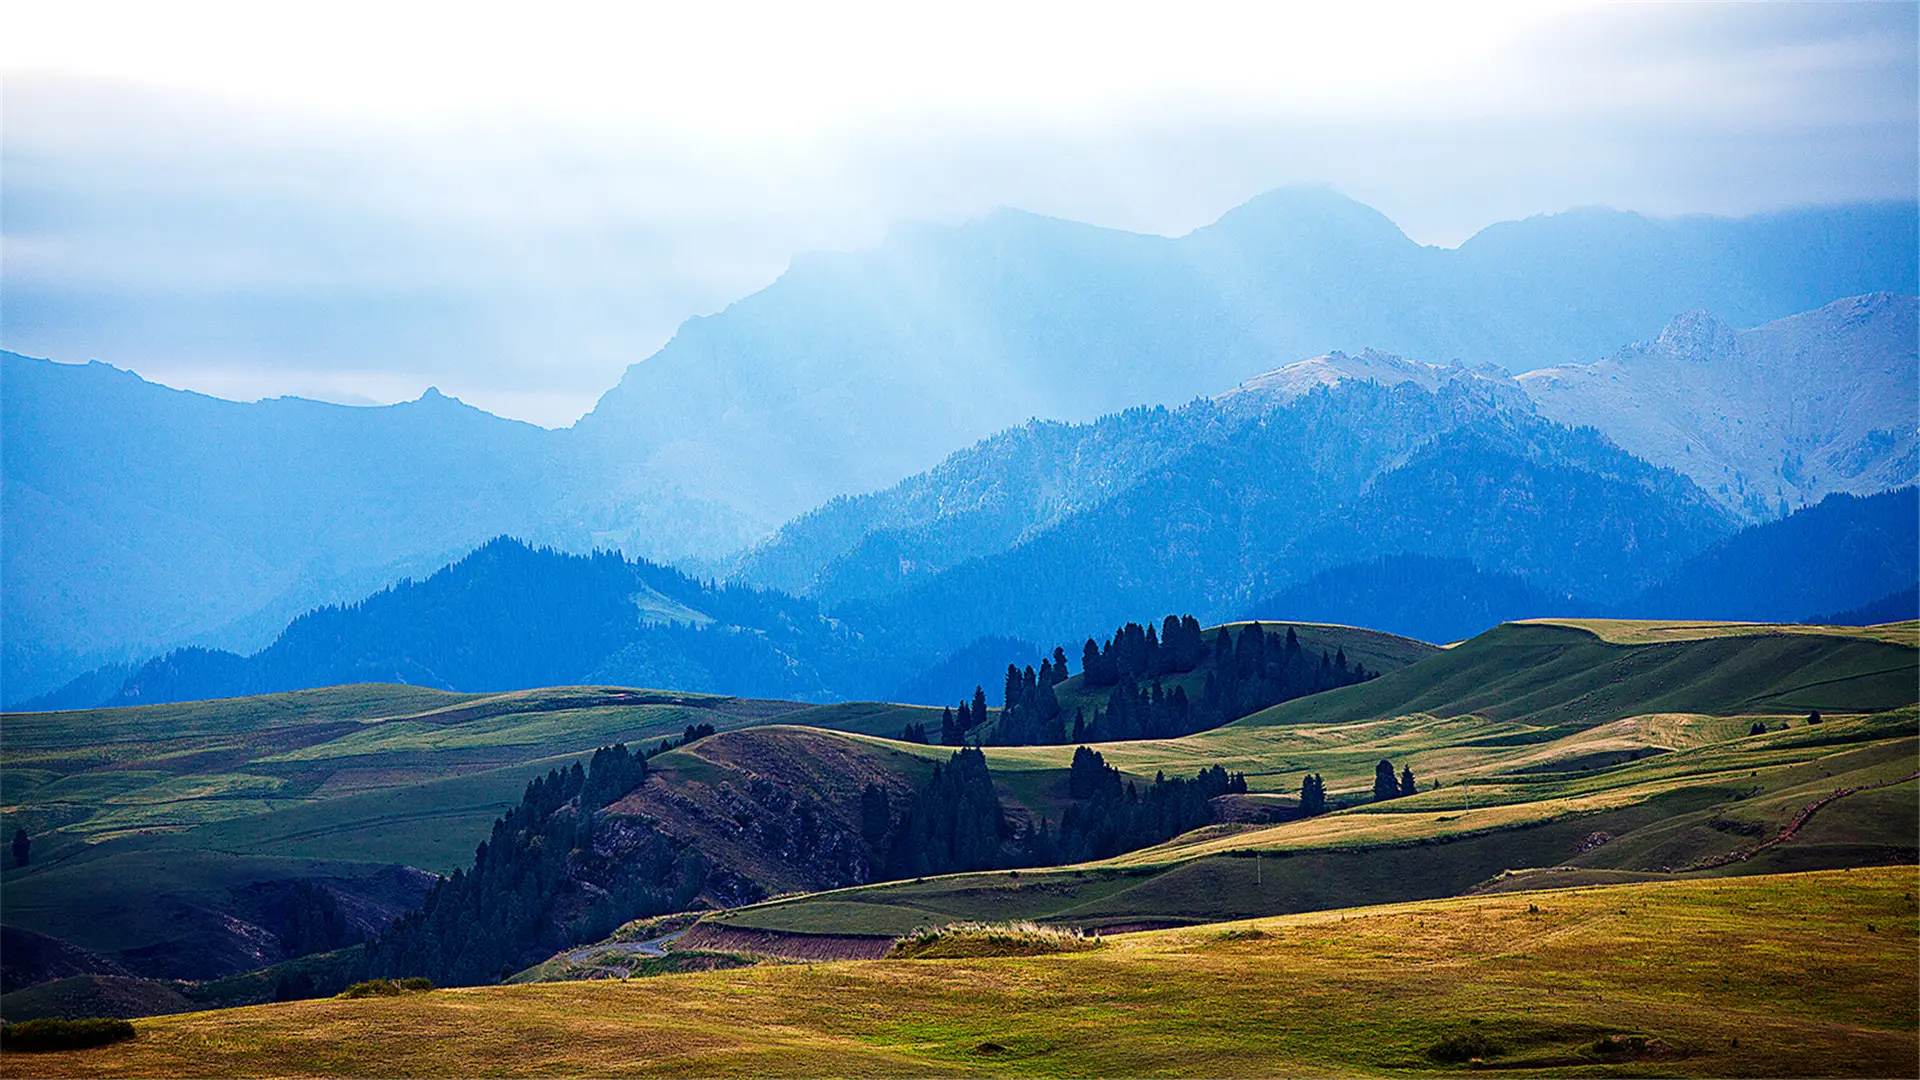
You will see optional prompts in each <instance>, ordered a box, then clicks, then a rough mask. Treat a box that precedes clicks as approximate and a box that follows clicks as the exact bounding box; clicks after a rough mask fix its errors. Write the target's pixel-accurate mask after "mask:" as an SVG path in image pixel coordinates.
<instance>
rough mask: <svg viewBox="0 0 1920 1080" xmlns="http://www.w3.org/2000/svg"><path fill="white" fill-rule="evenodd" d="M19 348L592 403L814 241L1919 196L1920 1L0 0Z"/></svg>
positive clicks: (264, 377)
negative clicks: (947, 0) (603, 1)
mask: <svg viewBox="0 0 1920 1080" xmlns="http://www.w3.org/2000/svg"><path fill="white" fill-rule="evenodd" d="M3 10H4V12H5V15H4V22H3V23H0V71H3V72H4V87H0V89H3V91H4V98H3V99H0V108H4V115H3V116H0V121H3V124H4V126H0V184H4V187H3V188H0V233H3V234H4V235H3V236H0V274H4V291H0V344H4V347H6V348H8V349H12V350H15V351H18V352H24V353H28V354H31V355H40V356H52V357H53V358H55V359H59V360H68V361H82V360H86V359H90V358H96V357H97V358H99V359H103V360H106V361H108V362H110V363H114V364H117V365H119V366H122V367H129V368H132V369H134V370H136V371H139V372H140V373H142V374H143V375H146V376H147V377H149V378H153V379H156V380H158V381H161V382H165V383H168V384H169V385H175V386H182V387H187V388H191V389H198V390H203V391H206V392H209V393H215V394H220V395H223V396H228V397H237V398H243V399H244V398H253V397H259V396H263V395H273V394H280V393H299V394H303V395H307V396H314V397H323V398H328V399H332V400H343V401H382V402H385V401H394V400H399V399H404V398H411V397H414V396H417V395H418V393H419V392H420V391H421V390H422V389H424V388H425V387H426V386H427V385H429V384H437V385H438V386H440V388H441V389H442V390H444V391H446V392H447V393H450V394H454V395H456V396H458V397H461V398H463V399H465V400H467V401H469V402H472V403H474V404H477V405H480V406H482V407H484V408H489V409H492V410H494V411H496V412H500V413H502V414H505V415H510V416H517V417H521V418H525V419H530V420H533V421H536V422H539V423H545V424H564V423H568V422H570V421H571V420H572V419H573V418H575V417H576V416H578V415H579V414H580V413H581V412H582V411H583V410H585V409H587V408H589V407H590V406H591V404H592V402H593V400H594V398H595V397H597V396H598V394H599V393H600V392H602V391H603V390H605V389H606V388H607V387H609V386H611V385H612V384H613V383H614V382H615V381H616V380H617V379H618V377H619V374H620V372H621V370H622V369H623V368H624V367H625V366H626V365H627V364H629V363H632V362H635V361H638V360H641V359H643V358H644V357H646V356H647V355H648V354H649V353H651V352H652V351H653V350H654V349H655V348H657V347H658V346H659V345H660V344H661V343H662V342H664V341H665V340H666V338H667V337H668V336H669V335H671V333H672V332H673V328H674V327H675V326H676V325H677V324H678V323H679V322H680V320H682V319H684V318H685V317H687V316H689V315H692V314H698V313H705V312H711V311H714V310H717V309H719V308H721V307H724V306H725V305H726V304H727V303H728V302H730V301H732V300H734V299H737V298H738V297H740V296H742V295H744V294H746V293H748V292H751V291H753V290H755V289H757V288H759V287H761V286H763V285H765V284H766V283H768V282H769V281H771V280H772V279H773V278H774V277H776V276H777V275H778V274H779V273H780V272H781V270H782V269H784V267H785V266H786V263H787V261H788V259H789V258H790V257H791V256H792V255H793V254H794V253H796V252H799V251H804V250H809V249H817V248H843V249H844V248H854V247H860V246H864V245H868V244H871V243H873V242H875V241H876V240H877V239H878V238H879V237H880V236H881V235H882V234H883V232H884V230H885V228H886V227H887V225H888V224H889V223H891V222H894V221H899V220H903V219H927V220H936V221H958V220H964V219H966V218H968V217H971V216H975V215H978V214H981V213H984V212H986V211H988V210H991V209H992V208H993V207H995V206H998V205H1013V206H1019V207H1022V208H1025V209H1029V210H1033V211H1037V212H1040V213H1047V214H1054V215H1058V216H1062V217H1070V218H1075V219H1078V220H1084V221H1091V222H1095V223H1098V224H1102V225H1109V226H1114V227H1119V228H1127V229H1135V230H1140V231H1147V232H1158V233H1164V234H1168V235H1177V234H1179V233H1183V232H1186V231H1187V230H1189V229H1192V228H1194V227H1196V226H1198V225H1201V224H1204V223H1206V222H1208V221H1210V220H1212V219H1213V218H1215V217H1217V216H1218V215H1219V214H1220V213H1222V212H1223V211H1225V210H1227V209H1228V208H1230V207H1231V206H1233V205H1235V204H1237V203H1239V202H1241V201H1243V200H1245V199H1246V198H1248V197H1250V196H1252V195H1254V194H1257V193H1259V192H1261V191H1264V190H1268V189H1270V188H1273V187H1277V186H1279V185H1282V184H1286V183H1295V182H1302V181H1324V182H1329V183H1332V184H1333V185H1335V186H1336V187H1338V188H1340V189H1341V190H1343V191H1345V192H1346V193H1348V194H1350V195H1352V196H1354V197H1356V198H1359V199H1361V200H1362V201H1365V202H1368V203H1370V204H1372V205H1374V206H1377V207H1378V208H1380V209H1381V210H1382V211H1384V212H1385V213H1386V214H1387V215H1388V216H1390V217H1392V218H1394V219H1395V220H1396V221H1398V222H1399V223H1400V224H1401V226H1402V227H1403V228H1404V229H1405V230H1406V231H1407V232H1408V233H1409V235H1411V236H1413V237H1414V238H1415V239H1416V240H1420V241H1422V242H1425V243H1438V244H1455V243H1458V242H1459V241H1460V240H1462V239H1464V238H1465V237H1466V236H1468V235H1470V234H1471V233H1472V232H1473V231H1474V230H1476V229H1478V228H1480V227H1482V226H1484V225H1486V224H1489V223H1491V222H1493V221H1496V220H1501V219H1506V218H1513V217H1521V216H1525V215H1528V214H1533V213H1541V212H1549V211H1555V210H1561V209H1566V208H1568V207H1571V206H1576V205H1584V204H1592V203H1605V204H1608V205H1613V206H1618V207H1622V208H1628V209H1636V210H1641V211H1644V212H1648V213H1654V214H1674V213H1684V212H1701V211H1704V212H1713V213H1745V212H1751V211H1755V210H1764V209H1773V208H1779V207H1784V206H1791V205H1802V204H1808V203H1818V202H1833V201H1841V200H1849V199H1860V198H1885V197H1912V196H1913V195H1914V193H1915V183H1916V181H1915V175H1916V170H1917V169H1920V161H1917V156H1920V155H1917V154H1916V104H1915V103H1916V95H1917V94H1920V86H1917V85H1916V60H1915V55H1916V46H1917V44H1920V43H1917V42H1916V14H1915V12H1916V8H1915V7H1914V6H1913V5H1911V4H1899V5H1862V4H1848V5H1810V6H1796V5H1764V6H1742V5H1682V4H1665V5H1630V6H1622V5H1594V4H1580V5H1548V4H1540V3H1525V4H1488V5H1479V6H1461V5H1451V4H1440V5H1436V4H1415V5H1404V6H1403V5H1362V4H1345V5H1331V4H1299V5H1279V4H1271V3H1267V4H1199V3H1187V4H1182V5H1177V6H1176V5H1168V4H1164V3H1161V4H1137V5H1128V4H1114V3H1102V4H1084V5H1081V4H1042V3H1035V2H1032V0H1029V2H1026V3H1020V4H982V3H969V4H965V5H953V6H948V7H943V8H937V9H936V8H931V7H926V6H915V5H902V4H872V5H823V4H800V5H796V4H764V5H760V4H754V5H726V4H702V5H689V4H672V5H667V4H662V5H654V6H646V5H618V6H612V5H609V6H597V5H567V4H552V3H549V4H544V5H539V6H537V7H536V6H532V5H525V4H518V5H488V4H472V3H468V4H461V5H457V6H456V5H416V4H405V3H395V2H392V0H388V2H385V3H379V4H361V3H329V4H325V5H311V6H307V7H295V6H293V5H281V4H259V3H247V4H198V3H182V2H172V3H167V4H152V3H138V4H92V3H85V2H75V0H66V2H63V3H59V4H48V3H19V2H8V3H6V4H5V6H4V9H3Z"/></svg>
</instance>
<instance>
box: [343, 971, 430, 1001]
mask: <svg viewBox="0 0 1920 1080" xmlns="http://www.w3.org/2000/svg"><path fill="white" fill-rule="evenodd" d="M431 989H433V980H431V979H422V978H420V977H418V976H415V977H413V978H410V979H400V980H397V981H396V980H393V979H368V980H367V981H365V982H357V983H354V984H353V985H352V986H349V987H347V988H346V989H345V990H342V991H340V992H339V993H337V994H335V995H333V996H334V997H336V998H346V999H351V998H369V997H399V996H400V995H401V994H419V993H424V992H426V991H428V990H431Z"/></svg>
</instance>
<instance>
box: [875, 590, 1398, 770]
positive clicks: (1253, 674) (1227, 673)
mask: <svg viewBox="0 0 1920 1080" xmlns="http://www.w3.org/2000/svg"><path fill="white" fill-rule="evenodd" d="M1202 670H1204V672H1205V675H1206V681H1205V683H1204V684H1203V686H1204V688H1203V690H1202V692H1201V694H1200V696H1199V698H1198V699H1197V700H1196V699H1195V698H1194V697H1193V696H1192V695H1190V694H1189V693H1188V692H1187V687H1186V686H1185V685H1183V683H1186V682H1190V681H1191V680H1190V679H1178V680H1177V681H1173V683H1172V685H1171V687H1170V688H1169V687H1168V686H1167V685H1166V684H1163V682H1162V680H1163V679H1168V678H1172V677H1178V676H1190V675H1192V674H1193V673H1194V672H1196V671H1202ZM1377 674H1378V673H1377V672H1371V671H1368V670H1367V669H1366V668H1364V667H1362V666H1361V665H1359V664H1349V663H1348V662H1347V654H1346V650H1345V649H1335V650H1334V652H1333V654H1332V655H1328V653H1327V651H1326V650H1325V649H1321V650H1319V651H1318V653H1316V654H1314V655H1312V656H1309V655H1308V653H1307V651H1306V650H1305V649H1304V648H1303V647H1302V646H1301V644H1300V637H1299V635H1298V634H1296V633H1295V632H1294V630H1293V628H1292V627H1288V628H1287V631H1286V633H1285V634H1281V633H1279V632H1277V631H1268V630H1266V629H1265V628H1263V627H1262V626H1261V625H1260V624H1259V623H1253V624H1250V625H1248V626H1246V627H1243V628H1241V630H1240V631H1239V632H1238V633H1235V632H1234V630H1233V629H1232V628H1231V627H1224V626H1223V627H1221V628H1220V630H1219V631H1218V632H1217V633H1215V634H1214V635H1213V638H1212V640H1211V641H1209V640H1208V638H1207V635H1206V632H1205V631H1204V630H1202V629H1201V627H1200V621H1199V620H1198V619H1196V618H1194V617H1193V616H1191V615H1180V616H1174V615H1169V616H1167V617H1166V618H1165V619H1164V620H1162V622H1161V624H1160V626H1159V628H1158V629H1156V628H1155V627H1153V626H1151V625H1148V626H1142V625H1140V624H1139V623H1127V624H1125V625H1124V626H1121V627H1120V628H1119V629H1118V630H1116V631H1114V633H1113V636H1112V637H1111V638H1108V639H1107V641H1106V643H1105V644H1104V645H1103V644H1100V643H1098V642H1096V641H1094V640H1093V639H1092V638H1088V639H1087V642H1086V644H1085V645H1084V646H1083V647H1082V649H1081V687H1080V689H1081V690H1082V691H1083V692H1084V691H1087V690H1098V689H1101V688H1110V689H1108V693H1107V703H1106V707H1105V708H1098V707H1096V708H1095V709H1094V710H1093V716H1092V717H1088V716H1087V714H1086V710H1085V708H1084V706H1081V707H1076V708H1075V709H1074V714H1073V716H1072V717H1070V718H1069V717H1068V716H1066V715H1065V712H1064V710H1063V709H1062V707H1061V704H1060V699H1059V695H1058V693H1057V692H1056V690H1055V688H1056V687H1058V686H1059V685H1060V684H1061V683H1063V682H1065V681H1066V680H1067V678H1068V677H1069V675H1070V672H1069V671H1068V669H1067V654H1066V651H1065V650H1064V649H1060V648H1057V647H1056V648H1055V649H1054V650H1053V656H1052V657H1051V658H1049V659H1046V660H1042V661H1041V662H1040V668H1039V670H1038V671H1036V670H1034V668H1033V667H1032V666H1031V665H1029V666H1028V667H1026V668H1024V669H1022V668H1019V667H1016V666H1015V665H1012V664H1009V665H1007V675H1006V684H1005V687H1004V689H1003V691H1002V694H1003V696H1002V698H1001V700H1002V702H1003V704H1002V706H1001V709H1000V713H999V716H998V717H997V718H996V717H990V716H989V715H988V713H987V699H986V693H985V691H984V690H983V689H982V688H979V687H976V688H975V689H974V692H973V700H972V701H971V702H965V701H963V702H961V703H960V705H959V707H958V708H957V709H952V708H950V709H947V710H945V712H944V713H943V714H942V717H941V723H940V743H941V745H943V746H964V745H967V744H969V743H984V744H989V745H994V746H1042V745H1060V744H1066V743H1085V742H1119V741H1122V740H1126V739H1170V738H1177V737H1179V736H1181V735H1191V734H1193V733H1194V732H1196V731H1205V730H1207V729H1208V728H1215V727H1219V726H1220V725H1222V724H1227V723H1231V722H1233V721H1235V720H1238V719H1239V718H1241V717H1243V716H1249V715H1251V714H1253V713H1256V712H1259V711H1260V710H1261V709H1265V708H1268V707H1269V706H1273V705H1278V704H1279V703H1281V702H1283V701H1291V700H1292V699H1294V698H1297V697H1303V696H1305V695H1307V694H1317V693H1319V692H1321V691H1322V690H1332V689H1334V688H1336V687H1341V686H1351V685H1352V684H1354V683H1358V682H1365V681H1366V680H1368V679H1371V678H1374V677H1376V676H1377ZM989 720H992V721H993V723H992V726H991V727H987V726H986V725H987V724H988V722H989ZM916 735H917V736H918V737H917V738H916ZM926 735H927V732H926V730H925V728H924V727H921V726H920V725H912V724H910V725H908V727H907V729H906V731H905V732H903V738H905V739H906V740H907V741H909V742H925V741H926Z"/></svg>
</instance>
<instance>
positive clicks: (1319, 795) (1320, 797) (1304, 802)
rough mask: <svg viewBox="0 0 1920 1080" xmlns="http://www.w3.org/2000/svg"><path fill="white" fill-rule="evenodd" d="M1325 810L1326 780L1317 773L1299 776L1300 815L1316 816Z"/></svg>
mask: <svg viewBox="0 0 1920 1080" xmlns="http://www.w3.org/2000/svg"><path fill="white" fill-rule="evenodd" d="M1326 812H1327V782H1326V781H1325V780H1323V779H1321V777H1320V774H1319V773H1308V774H1307V775H1305V776H1303V777H1301V778H1300V816H1301V817H1318V816H1319V815H1321V814H1324V813H1326Z"/></svg>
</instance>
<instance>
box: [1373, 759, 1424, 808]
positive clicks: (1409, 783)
mask: <svg viewBox="0 0 1920 1080" xmlns="http://www.w3.org/2000/svg"><path fill="white" fill-rule="evenodd" d="M1418 790H1420V788H1419V786H1418V785H1417V784H1415V783H1414V780H1413V766H1411V765H1409V766H1407V767H1405V768H1403V769H1401V770H1400V778H1399V779H1398V780H1396V779H1394V776H1393V762H1391V761H1388V760H1387V759H1385V758H1381V759H1380V764H1378V765H1375V766H1374V767H1373V801H1374V802H1386V801H1387V800H1388V799H1398V798H1400V797H1401V796H1403V795H1411V794H1413V793H1414V792H1416V791H1418Z"/></svg>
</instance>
